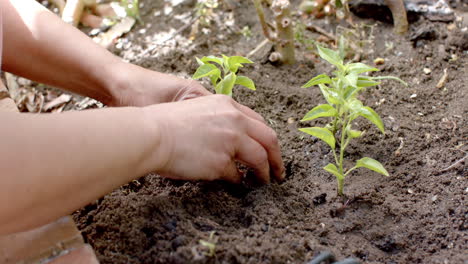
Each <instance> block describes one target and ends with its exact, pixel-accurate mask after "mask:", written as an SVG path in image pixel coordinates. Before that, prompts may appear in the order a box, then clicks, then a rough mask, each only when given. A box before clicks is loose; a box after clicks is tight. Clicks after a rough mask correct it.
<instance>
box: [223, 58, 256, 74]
mask: <svg viewBox="0 0 468 264" xmlns="http://www.w3.org/2000/svg"><path fill="white" fill-rule="evenodd" d="M243 63H253V61H251V60H249V59H247V58H245V57H242V56H232V57H229V58H228V65H229V70H230V71H231V72H234V73H236V72H237V70H238V69H239V67H242V64H243Z"/></svg>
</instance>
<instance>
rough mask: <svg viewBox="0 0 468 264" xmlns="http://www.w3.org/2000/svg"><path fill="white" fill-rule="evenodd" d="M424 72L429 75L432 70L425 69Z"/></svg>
mask: <svg viewBox="0 0 468 264" xmlns="http://www.w3.org/2000/svg"><path fill="white" fill-rule="evenodd" d="M423 72H424V74H426V75H429V74H431V72H432V70H431V69H429V68H424V69H423Z"/></svg>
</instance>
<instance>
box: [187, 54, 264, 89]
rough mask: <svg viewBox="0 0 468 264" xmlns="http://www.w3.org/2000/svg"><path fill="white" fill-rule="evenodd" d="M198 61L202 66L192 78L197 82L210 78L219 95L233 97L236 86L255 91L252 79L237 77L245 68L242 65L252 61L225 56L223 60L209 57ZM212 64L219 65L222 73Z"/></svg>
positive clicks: (239, 57)
mask: <svg viewBox="0 0 468 264" xmlns="http://www.w3.org/2000/svg"><path fill="white" fill-rule="evenodd" d="M196 59H197V62H198V64H199V65H200V66H199V67H198V69H197V71H196V72H195V73H194V74H193V77H192V78H193V79H195V80H196V79H200V78H203V77H209V78H210V80H211V84H212V85H213V87H214V88H215V91H216V93H217V94H225V95H229V96H232V89H233V88H234V85H236V84H238V85H242V86H244V87H247V88H249V89H251V90H255V84H254V82H253V81H252V80H251V79H250V78H248V77H246V76H237V75H236V73H237V71H238V70H239V68H241V67H243V65H242V64H246V63H253V62H252V61H251V60H249V59H247V58H245V57H242V56H232V57H227V56H225V55H222V57H221V58H218V57H215V56H207V57H203V58H201V59H199V58H196ZM212 63H216V64H218V67H220V68H221V69H222V71H221V70H220V69H219V68H218V67H217V66H216V65H214V64H212Z"/></svg>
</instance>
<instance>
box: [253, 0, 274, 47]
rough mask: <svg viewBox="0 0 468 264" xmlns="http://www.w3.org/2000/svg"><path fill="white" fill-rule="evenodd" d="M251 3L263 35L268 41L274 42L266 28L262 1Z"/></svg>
mask: <svg viewBox="0 0 468 264" xmlns="http://www.w3.org/2000/svg"><path fill="white" fill-rule="evenodd" d="M252 2H253V3H254V6H255V10H256V11H257V15H258V20H260V25H262V30H263V34H264V35H265V37H266V38H267V39H268V40H270V41H272V42H274V41H275V40H274V39H273V38H272V37H271V34H270V29H269V28H268V24H267V23H266V21H265V13H264V12H263V7H262V1H261V0H252Z"/></svg>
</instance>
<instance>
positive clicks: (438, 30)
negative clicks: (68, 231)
mask: <svg viewBox="0 0 468 264" xmlns="http://www.w3.org/2000/svg"><path fill="white" fill-rule="evenodd" d="M142 2H143V4H144V6H143V7H142V8H141V14H142V19H143V21H144V22H145V23H144V24H140V25H137V27H136V28H134V29H133V30H132V32H130V33H129V34H128V35H127V36H126V38H124V39H121V40H119V42H120V44H118V45H117V46H119V45H120V47H123V48H121V49H118V48H116V49H114V52H116V53H117V54H119V55H120V56H122V57H123V58H125V59H127V60H129V61H131V62H133V63H136V64H138V65H142V66H144V67H147V68H151V69H154V70H158V71H162V72H169V73H175V74H177V75H180V76H185V77H188V76H190V75H191V74H192V73H193V72H194V71H195V69H196V66H197V65H196V63H195V59H194V58H195V56H198V57H202V56H205V55H210V54H213V55H219V54H221V53H222V54H226V55H246V54H247V53H248V52H250V51H251V50H253V49H254V48H255V47H256V46H257V45H258V44H259V43H260V42H261V41H262V40H263V38H264V37H263V36H262V33H261V28H260V25H259V24H258V22H257V17H256V14H255V10H254V8H253V7H252V4H251V2H250V1H227V2H229V3H231V6H230V7H227V6H221V7H219V8H218V9H216V10H215V12H217V14H218V15H219V17H218V19H219V20H220V21H221V24H219V25H218V24H214V25H212V26H211V27H209V28H208V29H209V31H210V32H209V33H208V34H203V33H199V34H198V35H197V37H196V38H195V40H193V42H189V40H188V39H186V38H187V37H188V35H189V32H190V27H189V28H187V29H186V30H182V31H181V32H180V34H177V36H175V37H172V38H170V39H167V38H166V41H165V42H164V44H163V45H162V46H164V47H162V46H154V45H155V44H154V43H155V42H154V41H155V39H154V38H157V37H160V36H161V34H160V33H161V32H168V31H169V30H170V29H171V28H175V29H178V28H180V27H183V26H184V23H183V22H182V20H183V19H182V18H181V16H180V15H182V14H184V13H189V12H192V11H191V10H193V2H194V1H185V2H183V3H182V4H179V5H177V6H175V7H173V9H172V10H169V6H170V4H169V3H168V2H164V1H152V0H147V1H142ZM165 9H166V10H167V11H166V12H164V10H165ZM169 11H170V12H169ZM231 15H232V20H233V21H234V22H235V23H234V26H231V24H230V23H225V22H226V21H227V22H229V20H230V19H231V17H230V16H231ZM465 17H466V13H465ZM304 21H306V22H310V21H312V23H314V24H315V25H317V26H319V27H321V28H323V29H325V30H327V31H329V32H331V31H332V30H333V29H334V28H335V26H336V25H335V24H336V23H337V22H333V21H334V19H329V18H325V19H320V20H312V18H308V19H306V20H304ZM328 21H330V22H328ZM353 21H354V23H356V24H360V23H366V24H368V25H371V24H372V25H374V26H373V27H372V31H373V33H372V34H370V30H369V28H367V29H362V30H366V32H367V33H368V34H366V35H365V36H366V37H365V39H364V40H366V41H368V42H369V43H368V45H367V46H366V48H365V49H364V51H365V52H364V53H363V54H361V59H362V61H363V62H365V63H368V64H372V63H373V60H374V59H375V58H377V57H382V58H384V59H385V63H384V64H383V65H379V66H377V67H378V68H380V69H381V72H379V73H377V74H378V75H393V76H397V77H399V78H401V79H403V80H405V81H406V82H408V84H409V86H408V87H404V86H402V85H401V84H400V83H398V82H394V81H384V82H383V83H382V85H380V86H378V87H375V88H370V89H368V90H366V91H365V92H363V93H362V95H361V98H360V99H361V100H363V102H364V103H365V104H367V105H369V106H371V107H372V108H374V109H375V110H376V111H377V112H378V113H379V114H380V116H381V117H382V120H383V121H384V124H385V128H386V133H385V135H383V134H381V133H380V132H379V131H378V130H377V128H375V127H374V126H373V125H372V124H371V123H370V122H368V121H367V120H365V119H357V122H356V124H357V127H359V128H360V129H361V130H366V136H365V137H363V138H360V139H357V140H355V141H354V142H353V143H352V144H351V145H350V146H349V147H348V148H347V153H346V159H348V160H357V159H359V158H361V157H363V156H367V157H373V158H375V159H378V160H379V161H380V162H381V163H382V164H383V165H384V166H385V168H386V169H387V170H388V172H389V173H390V177H384V176H382V175H380V174H377V173H375V172H372V171H369V170H364V169H359V170H356V171H354V172H353V173H352V174H351V175H349V176H348V178H347V179H346V180H345V193H346V194H347V196H348V198H349V199H351V202H349V204H348V205H346V206H344V203H345V202H346V199H342V198H338V197H337V195H336V180H335V177H334V176H333V175H332V174H330V173H327V172H325V171H324V170H323V169H322V167H324V166H325V165H326V164H328V163H329V162H330V161H332V159H333V155H332V153H331V151H330V148H329V147H328V146H327V145H326V144H325V143H323V142H322V141H320V140H317V139H316V138H313V137H311V136H308V135H306V134H304V133H301V132H299V131H298V128H299V127H304V126H310V125H311V124H313V122H308V123H300V122H298V120H300V119H301V118H302V117H303V116H304V114H305V113H306V112H307V111H309V110H310V109H311V108H312V107H314V106H316V105H317V104H320V103H324V100H323V99H322V97H321V95H320V91H319V89H318V88H316V87H315V88H309V89H301V88H300V87H301V86H302V85H303V84H304V83H306V82H307V81H308V80H309V79H310V78H312V77H314V76H316V75H317V74H321V73H330V71H331V70H332V69H331V67H329V66H328V65H327V64H325V63H324V62H323V61H321V60H320V59H319V58H318V57H317V56H315V55H314V54H313V51H312V50H309V49H307V47H306V46H304V45H301V46H300V47H299V48H298V54H297V55H296V57H297V60H298V61H297V63H296V64H295V65H291V66H277V65H272V64H271V63H269V62H268V61H267V57H261V58H257V59H256V60H255V62H256V63H255V64H253V65H249V66H246V67H244V68H242V69H241V70H240V71H241V72H242V73H243V74H244V75H247V76H249V77H250V78H251V79H253V80H254V81H255V83H256V85H257V91H255V92H253V91H251V90H247V89H244V88H239V89H237V90H236V91H234V94H235V95H234V97H235V99H236V100H237V101H238V102H240V103H242V104H245V105H247V106H249V107H251V108H252V109H254V110H255V111H257V112H259V113H260V114H261V115H262V116H264V118H265V119H266V120H267V121H268V122H269V124H270V125H271V127H272V128H273V129H274V130H275V131H276V132H277V133H278V137H279V139H280V143H281V147H282V152H283V158H284V162H285V166H286V168H287V175H286V180H285V181H284V182H282V183H279V184H278V183H272V184H269V185H265V186H250V185H249V186H247V185H242V186H235V185H232V184H228V183H224V182H184V181H173V180H167V179H164V178H161V177H160V176H158V175H148V176H145V177H143V178H141V179H139V180H137V181H133V182H132V183H130V184H128V185H125V186H123V187H121V188H120V189H118V190H115V191H114V192H112V193H110V194H108V195H107V196H105V197H103V198H102V199H99V200H98V201H96V203H93V204H90V205H88V206H86V207H85V208H83V209H81V210H79V211H77V212H76V213H75V214H74V218H75V220H76V222H77V224H78V227H79V228H80V229H81V230H82V232H83V236H84V238H85V240H86V242H87V243H89V244H91V245H92V246H93V248H94V249H95V251H96V254H97V256H98V258H99V260H100V261H101V263H115V264H117V263H305V262H307V261H308V260H311V259H312V258H313V257H314V256H315V255H316V254H317V253H319V252H321V251H331V252H333V253H334V254H335V255H336V256H337V257H338V258H339V259H343V258H345V257H354V258H357V259H360V260H361V261H362V262H364V263H466V262H464V261H466V252H467V243H468V241H467V240H468V236H467V227H468V223H467V219H466V218H467V214H468V212H467V208H468V207H467V205H468V203H467V200H466V196H467V193H468V188H467V187H468V184H467V183H468V170H467V167H466V160H465V161H460V160H461V159H463V158H464V157H465V156H466V155H467V154H466V153H467V151H468V145H467V139H468V127H467V125H466V124H467V123H466V122H467V118H468V115H467V113H468V103H467V102H468V87H467V83H468V65H467V64H468V59H467V53H466V49H467V47H466V43H467V39H466V34H467V33H466V32H465V33H463V32H462V31H461V30H460V27H462V26H463V23H462V22H460V21H458V22H456V24H455V27H453V26H449V25H450V23H442V22H433V21H429V20H427V19H425V18H424V17H419V18H418V20H417V21H415V22H413V23H412V24H411V28H410V32H409V34H408V35H407V36H405V37H401V36H397V35H394V34H393V32H392V27H391V25H390V24H385V23H381V22H376V21H374V20H363V19H359V18H356V17H354V18H353ZM464 23H466V22H464ZM226 24H227V25H226ZM342 24H343V25H345V24H344V22H342ZM244 26H249V27H250V28H251V31H252V36H251V37H250V38H246V37H245V36H244V35H242V34H240V33H238V32H239V30H240V29H242V28H243V27H244ZM426 28H429V29H431V30H433V31H434V32H435V35H434V37H431V38H429V39H427V38H418V35H417V34H418V30H419V31H421V30H423V29H426ZM304 32H305V35H306V38H314V39H316V38H318V37H320V35H318V34H315V33H311V32H308V31H304ZM156 34H159V35H156ZM463 34H465V38H464V37H463V36H464V35H463ZM169 36H170V34H169ZM414 36H416V37H414ZM415 38H416V39H415ZM411 39H413V40H411ZM424 68H427V69H430V73H429V72H428V71H427V70H426V72H424ZM444 69H446V71H447V74H448V78H447V81H446V83H445V84H444V85H443V87H441V88H437V87H436V86H437V84H438V82H439V80H440V79H441V77H442V76H443V74H444ZM204 84H205V85H206V87H209V85H208V83H204ZM207 125H209V124H207ZM200 151H203V150H202V149H201V150H200ZM212 231H214V232H215V233H214V238H215V240H216V243H215V244H216V248H215V249H216V251H215V255H214V256H212V257H210V256H206V254H205V253H207V252H208V251H207V248H206V247H204V246H203V245H201V244H200V242H199V240H200V239H202V240H208V238H209V236H210V233H211V232H212Z"/></svg>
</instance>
